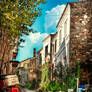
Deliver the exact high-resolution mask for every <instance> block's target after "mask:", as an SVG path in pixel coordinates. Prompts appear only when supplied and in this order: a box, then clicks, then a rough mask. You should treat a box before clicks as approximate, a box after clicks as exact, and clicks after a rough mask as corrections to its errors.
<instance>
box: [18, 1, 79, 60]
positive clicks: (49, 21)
mask: <svg viewBox="0 0 92 92" xmlns="http://www.w3.org/2000/svg"><path fill="white" fill-rule="evenodd" d="M72 1H78V0H47V3H46V4H45V5H40V6H41V8H42V15H41V16H40V17H39V18H37V20H36V22H35V23H34V24H33V26H32V28H33V29H34V30H36V31H37V32H36V33H30V34H29V35H28V36H26V35H23V36H22V38H23V39H24V40H25V42H24V43H21V46H23V47H18V49H19V50H18V55H17V58H16V60H17V61H23V60H25V59H27V58H30V57H32V56H33V48H36V51H38V50H39V49H40V48H41V47H42V46H43V44H42V40H43V39H44V38H45V37H46V36H47V35H48V34H50V33H55V32H56V31H57V30H56V25H57V23H58V20H59V19H60V16H61V15H62V12H63V10H64V8H65V5H66V3H67V2H72Z"/></svg>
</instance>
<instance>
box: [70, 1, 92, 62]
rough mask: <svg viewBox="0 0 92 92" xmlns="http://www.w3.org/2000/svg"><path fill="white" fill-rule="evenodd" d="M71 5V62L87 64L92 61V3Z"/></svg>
mask: <svg viewBox="0 0 92 92" xmlns="http://www.w3.org/2000/svg"><path fill="white" fill-rule="evenodd" d="M70 5H71V13H70V14H71V17H70V20H71V24H70V62H72V63H73V62H77V61H81V62H85V61H87V60H88V59H92V2H86V1H85V2H83V1H82V2H74V3H70Z"/></svg>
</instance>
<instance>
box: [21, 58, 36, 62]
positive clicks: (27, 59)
mask: <svg viewBox="0 0 92 92" xmlns="http://www.w3.org/2000/svg"><path fill="white" fill-rule="evenodd" d="M35 58H36V57H31V58H28V59H25V60H23V61H21V62H20V63H22V62H24V61H26V60H29V59H30V60H31V59H35Z"/></svg>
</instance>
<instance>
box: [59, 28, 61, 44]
mask: <svg viewBox="0 0 92 92" xmlns="http://www.w3.org/2000/svg"><path fill="white" fill-rule="evenodd" d="M60 44H61V30H60V32H59V45H60Z"/></svg>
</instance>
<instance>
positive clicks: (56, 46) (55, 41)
mask: <svg viewBox="0 0 92 92" xmlns="http://www.w3.org/2000/svg"><path fill="white" fill-rule="evenodd" d="M56 51H57V40H55V52H56Z"/></svg>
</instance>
